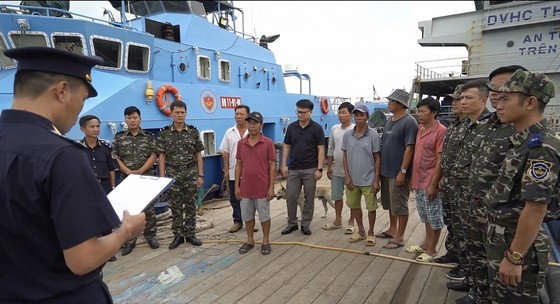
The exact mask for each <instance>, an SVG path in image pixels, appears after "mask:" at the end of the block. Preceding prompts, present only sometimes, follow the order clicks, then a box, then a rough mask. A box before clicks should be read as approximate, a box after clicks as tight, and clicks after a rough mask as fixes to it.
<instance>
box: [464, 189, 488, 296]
mask: <svg viewBox="0 0 560 304" xmlns="http://www.w3.org/2000/svg"><path fill="white" fill-rule="evenodd" d="M469 209H470V212H469V217H468V220H467V222H466V225H465V232H466V234H465V240H466V249H467V259H468V261H469V266H470V271H471V278H472V281H473V287H474V291H475V292H476V303H492V298H491V297H490V289H489V287H488V260H487V257H486V247H485V242H486V231H487V227H488V218H487V216H486V209H485V208H484V207H482V206H481V205H480V200H477V199H473V200H472V202H471V206H470V208H469Z"/></svg>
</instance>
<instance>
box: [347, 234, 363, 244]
mask: <svg viewBox="0 0 560 304" xmlns="http://www.w3.org/2000/svg"><path fill="white" fill-rule="evenodd" d="M366 238H367V237H366V236H365V235H361V234H359V233H354V234H352V236H351V237H350V238H349V239H348V242H349V243H357V242H359V241H363V240H365V239H366Z"/></svg>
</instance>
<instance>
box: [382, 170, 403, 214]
mask: <svg viewBox="0 0 560 304" xmlns="http://www.w3.org/2000/svg"><path fill="white" fill-rule="evenodd" d="M395 182H396V178H395V177H385V176H381V204H382V205H383V209H384V210H390V212H391V215H408V198H409V195H410V179H408V178H406V179H405V181H404V185H402V186H400V187H397V186H395Z"/></svg>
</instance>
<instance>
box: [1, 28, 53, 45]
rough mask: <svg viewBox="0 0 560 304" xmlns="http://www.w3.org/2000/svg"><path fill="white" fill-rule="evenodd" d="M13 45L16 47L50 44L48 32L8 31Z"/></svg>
mask: <svg viewBox="0 0 560 304" xmlns="http://www.w3.org/2000/svg"><path fill="white" fill-rule="evenodd" d="M8 35H9V36H10V40H11V41H12V45H13V46H14V47H16V48H20V47H25V46H50V44H49V42H48V36H47V34H45V33H43V32H30V31H25V32H24V33H22V32H21V31H11V32H9V33H8Z"/></svg>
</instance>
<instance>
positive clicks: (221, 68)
mask: <svg viewBox="0 0 560 304" xmlns="http://www.w3.org/2000/svg"><path fill="white" fill-rule="evenodd" d="M218 74H219V75H220V81H223V82H230V81H231V70H230V68H229V61H227V60H222V59H220V61H219V65H218Z"/></svg>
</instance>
